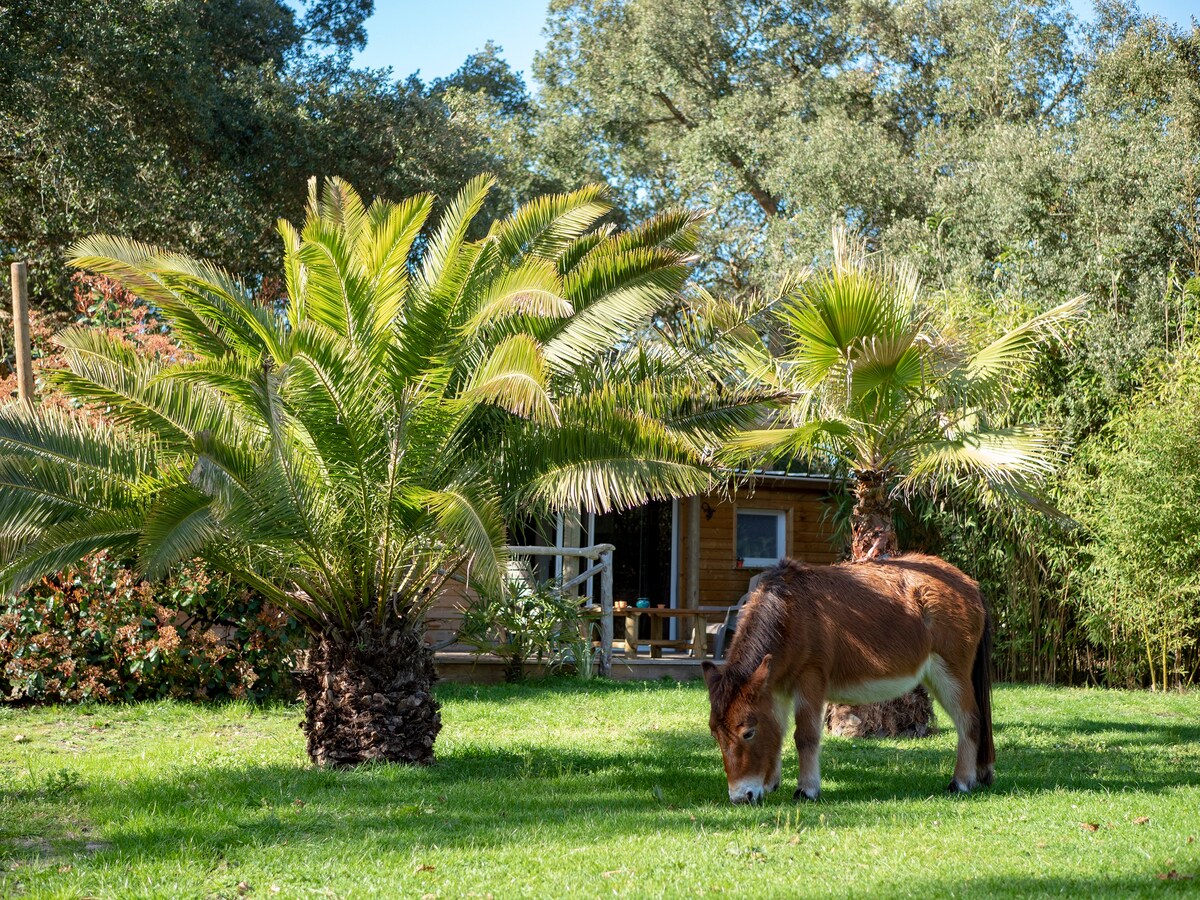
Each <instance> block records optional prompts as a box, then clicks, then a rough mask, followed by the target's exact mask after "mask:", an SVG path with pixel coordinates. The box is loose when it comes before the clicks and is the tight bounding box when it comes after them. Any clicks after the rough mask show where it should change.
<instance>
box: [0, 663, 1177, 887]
mask: <svg viewBox="0 0 1200 900" xmlns="http://www.w3.org/2000/svg"><path fill="white" fill-rule="evenodd" d="M440 697H441V699H442V700H443V702H444V711H443V719H444V722H445V728H444V730H443V732H442V736H441V737H440V738H439V741H438V754H439V759H440V762H439V763H438V765H436V766H434V767H432V768H428V769H423V770H414V769H402V768H396V767H390V766H378V767H368V768H363V769H360V770H357V771H351V772H327V771H317V770H314V769H312V768H310V767H309V766H308V765H307V762H306V760H305V757H304V751H303V743H302V736H301V734H300V732H299V730H298V729H297V727H296V723H297V721H298V719H299V712H298V709H297V708H296V707H290V706H277V707H269V708H256V707H251V706H246V705H238V704H234V705H227V706H217V707H196V706H190V705H184V704H174V703H158V704H143V705H136V706H124V707H106V706H84V707H78V708H62V707H60V708H47V709H28V710H16V709H8V708H4V709H0V896H9V895H13V896H32V897H81V896H89V897H122V898H124V897H138V896H145V897H213V896H225V897H236V896H238V895H239V894H240V893H244V894H245V895H247V896H251V897H310V896H311V897H335V896H336V897H368V896H410V897H426V896H433V897H469V896H472V895H474V896H480V897H485V896H488V895H489V894H490V895H493V896H495V897H515V896H538V897H554V896H560V897H562V896H600V895H606V896H608V895H614V894H615V895H618V896H631V897H647V896H695V895H728V896H750V897H758V896H762V897H768V896H777V897H794V896H802V895H814V896H815V895H820V896H867V895H871V896H916V897H925V896H995V895H1015V896H1030V895H1058V894H1069V895H1079V896H1098V895H1111V896H1122V897H1124V896H1138V895H1146V896H1151V895H1153V896H1167V897H1171V896H1185V895H1187V894H1192V893H1193V892H1195V891H1196V890H1197V889H1198V888H1200V877H1198V878H1197V879H1195V880H1189V879H1186V878H1183V877H1181V876H1188V875H1192V876H1200V695H1198V694H1196V693H1190V694H1173V695H1165V696H1164V695H1161V694H1158V695H1156V694H1142V693H1127V692H1116V691H1100V690H1061V689H1046V688H1032V687H1013V686H1001V687H1000V688H998V691H997V696H996V701H995V704H996V709H997V718H998V722H997V752H998V755H999V760H998V765H997V784H996V786H995V787H994V788H992V789H991V790H990V791H986V792H982V793H978V794H975V795H972V796H970V797H966V798H961V799H952V798H947V797H945V796H943V795H942V793H941V791H942V787H943V785H945V783H946V781H947V779H948V777H949V772H950V768H951V764H952V753H953V741H952V738H951V736H950V735H949V734H939V735H937V736H936V737H934V738H931V739H928V740H924V741H849V740H842V739H836V738H834V739H829V740H828V741H827V743H826V746H825V752H824V758H823V763H824V765H823V769H824V773H825V780H824V785H823V788H824V794H823V797H822V799H821V801H820V802H818V803H815V804H805V805H802V806H797V805H794V804H793V803H792V802H791V800H790V795H791V791H790V790H788V789H787V788H786V784H787V781H788V780H794V777H795V752H794V750H790V751H789V752H786V753H785V759H784V766H785V768H784V772H785V776H784V781H785V789H784V790H781V791H779V792H778V793H776V794H774V795H772V796H771V797H770V798H768V802H767V803H766V804H765V805H764V806H762V807H758V808H748V807H732V806H730V805H729V803H728V802H727V800H726V799H725V796H726V795H725V780H724V774H723V772H722V771H721V764H720V757H719V755H718V752H717V750H716V747H715V745H714V744H713V742H712V739H711V738H710V737H709V735H708V729H707V727H706V722H707V699H706V697H705V694H704V689H703V687H702V686H701V685H698V684H695V683H693V684H688V685H681V686H680V685H675V684H670V683H620V684H618V683H600V682H593V683H590V684H581V683H576V682H568V681H552V682H547V683H544V684H533V685H527V686H502V687H487V688H483V687H478V688H477V687H470V686H460V685H445V686H442V687H441V689H440ZM1144 817H1145V818H1147V819H1148V821H1142V820H1143V818H1144ZM1139 823H1140V824H1139ZM1171 873H1175V874H1174V875H1172V874H1171ZM1164 876H1166V877H1164ZM239 885H240V886H241V887H239Z"/></svg>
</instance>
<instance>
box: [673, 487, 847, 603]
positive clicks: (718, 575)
mask: <svg viewBox="0 0 1200 900" xmlns="http://www.w3.org/2000/svg"><path fill="white" fill-rule="evenodd" d="M826 494H827V489H826V488H825V487H824V486H822V485H797V484H791V485H787V486H783V487H766V486H760V487H758V488H756V489H755V490H754V491H753V492H750V491H739V492H738V493H737V494H736V495H735V496H734V497H733V498H732V499H730V498H724V497H722V496H720V495H716V494H710V495H708V496H705V497H700V498H698V501H697V500H682V501H680V510H681V515H680V520H681V521H680V546H681V555H680V558H681V559H683V560H686V559H687V552H686V548H687V547H688V541H689V540H690V539H691V537H690V535H689V534H688V522H689V518H690V517H689V516H688V515H687V513H686V512H685V510H686V508H687V504H688V503H692V502H700V503H701V511H700V517H699V518H700V564H699V568H700V571H699V584H700V596H699V605H700V606H728V605H730V604H733V603H736V602H737V601H738V599H739V598H740V597H741V596H742V594H744V593H746V587H747V585H748V584H749V582H750V579H751V578H752V577H754V575H756V574H758V573H759V572H761V571H762V569H761V568H752V567H745V566H743V567H741V568H739V567H738V564H737V544H736V541H737V534H736V524H737V510H738V508H739V507H740V508H742V509H756V510H757V509H768V510H783V511H784V512H786V513H787V529H786V533H785V538H784V542H785V546H786V554H787V555H788V556H790V557H792V558H793V559H798V560H802V561H803V562H808V563H813V564H827V563H832V562H836V560H837V553H836V552H835V551H834V548H833V546H832V545H831V544H830V541H829V538H830V535H831V533H832V523H831V522H830V521H829V519H828V517H827V516H826V505H825V503H824V500H823V498H824V497H825V495H826ZM705 505H707V509H705V508H704V506H705ZM710 510H711V514H710V512H709V511H710ZM687 569H688V567H687V565H682V566H681V567H680V573H679V586H678V596H679V597H680V598H685V597H687V596H688V592H687V586H688V577H689V573H688V571H687ZM680 605H681V606H683V605H686V603H684V602H681V603H680Z"/></svg>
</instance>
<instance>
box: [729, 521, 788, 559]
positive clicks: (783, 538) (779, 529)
mask: <svg viewBox="0 0 1200 900" xmlns="http://www.w3.org/2000/svg"><path fill="white" fill-rule="evenodd" d="M743 515H746V516H772V517H774V519H775V548H776V550H778V552H779V555H778V556H777V557H775V558H774V559H768V558H767V557H765V556H746V557H742V566H743V567H744V568H747V569H765V568H768V567H769V566H773V565H775V564H776V563H778V562H779V560H781V559H783V558H784V557H785V556H787V510H785V509H741V508H739V509H737V510H735V513H734V517H733V529H734V531H733V553H734V556H735V557H736V556H737V547H738V534H737V529H738V526H739V525H740V524H741V521H740V520H741V516H743Z"/></svg>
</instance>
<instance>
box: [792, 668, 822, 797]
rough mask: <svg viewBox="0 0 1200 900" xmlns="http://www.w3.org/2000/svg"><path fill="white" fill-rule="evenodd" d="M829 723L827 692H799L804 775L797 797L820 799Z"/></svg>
mask: <svg viewBox="0 0 1200 900" xmlns="http://www.w3.org/2000/svg"><path fill="white" fill-rule="evenodd" d="M824 724H825V691H824V690H819V691H818V690H807V691H806V690H799V691H797V692H796V756H797V757H798V758H799V761H800V777H799V779H798V781H797V783H796V793H795V794H793V795H792V799H793V800H816V799H817V796H818V795H819V794H820V793H821V731H822V730H823V728H824Z"/></svg>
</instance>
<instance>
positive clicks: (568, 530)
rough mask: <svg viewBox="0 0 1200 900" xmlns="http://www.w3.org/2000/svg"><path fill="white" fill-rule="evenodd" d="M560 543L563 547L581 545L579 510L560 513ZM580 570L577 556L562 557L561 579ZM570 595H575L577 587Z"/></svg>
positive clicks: (581, 527)
mask: <svg viewBox="0 0 1200 900" xmlns="http://www.w3.org/2000/svg"><path fill="white" fill-rule="evenodd" d="M562 519H563V528H562V545H563V546H564V547H567V548H570V549H575V548H579V547H582V546H583V522H582V518H581V516H580V515H579V510H577V509H568V510H565V511H564V512H563V514H562ZM579 572H580V569H579V557H577V556H566V555H564V556H563V557H562V580H563V582H564V583H565V582H568V581H570V580H571V579H572V578H574V577H575V576H576V575H578V574H579ZM574 590H575V592H574V593H573V594H572V595H571V596H572V597H574V596H576V595H577V594H578V593H579V590H578V588H576V589H574Z"/></svg>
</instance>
